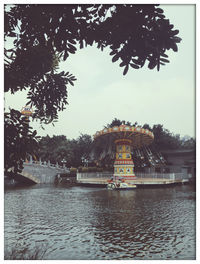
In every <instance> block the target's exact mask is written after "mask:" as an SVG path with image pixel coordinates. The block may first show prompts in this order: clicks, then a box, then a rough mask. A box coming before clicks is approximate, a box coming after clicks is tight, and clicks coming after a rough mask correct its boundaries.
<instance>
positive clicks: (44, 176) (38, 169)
mask: <svg viewBox="0 0 200 264" xmlns="http://www.w3.org/2000/svg"><path fill="white" fill-rule="evenodd" d="M22 172H25V173H29V174H31V175H33V176H34V177H36V178H37V179H39V181H40V183H53V182H54V180H55V177H56V175H57V174H58V173H64V170H61V169H58V168H56V167H49V166H40V165H37V164H24V169H23V171H22Z"/></svg>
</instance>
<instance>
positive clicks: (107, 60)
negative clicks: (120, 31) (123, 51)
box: [4, 4, 196, 139]
mask: <svg viewBox="0 0 200 264" xmlns="http://www.w3.org/2000/svg"><path fill="white" fill-rule="evenodd" d="M161 8H163V10H164V13H165V15H166V17H167V18H169V19H170V22H171V23H172V24H174V29H179V31H180V33H179V35H178V36H179V37H181V38H182V41H181V43H180V44H178V48H179V50H178V52H168V53H167V54H168V55H169V60H170V63H169V64H167V65H166V66H163V67H161V69H160V71H159V72H158V71H157V70H156V69H154V70H149V69H148V68H147V66H145V67H143V68H142V69H139V70H134V69H129V71H128V73H127V74H126V75H125V76H123V68H121V67H119V63H120V62H118V61H117V62H115V63H112V57H111V56H110V55H109V52H110V49H109V48H108V49H105V50H104V51H103V52H102V51H100V50H98V49H97V48H96V47H88V48H85V49H81V50H77V52H76V54H72V55H70V57H69V58H68V59H67V61H66V62H62V63H60V65H59V68H60V69H59V71H62V70H64V71H69V72H70V73H72V74H73V75H75V76H76V78H77V81H76V82H75V86H69V87H68V103H69V105H67V106H66V109H65V110H64V111H63V112H60V113H59V119H58V122H57V123H56V124H55V127H54V126H52V125H51V124H49V125H44V128H45V129H42V128H41V126H40V124H39V122H38V123H37V122H36V121H34V122H31V126H32V127H33V128H34V129H36V130H37V132H38V135H40V136H46V135H47V134H48V135H49V136H53V135H65V136H66V137H67V138H68V139H72V138H77V137H79V136H80V134H89V135H94V134H95V133H96V131H98V130H101V129H103V127H104V126H105V125H107V124H108V123H111V121H112V120H113V119H114V118H118V119H120V120H126V121H130V122H131V123H135V122H136V121H137V122H138V124H139V125H143V124H145V123H147V124H149V125H150V126H153V125H155V124H162V125H163V126H164V128H166V129H168V130H169V131H170V132H172V133H174V134H180V135H181V136H185V135H188V136H191V137H194V136H195V56H196V54H195V5H192V4H190V5H187V4H178V5H174V4H173V5H172V4H168V5H161ZM26 102H27V100H26V93H24V92H19V93H16V94H15V95H10V94H7V93H6V94H5V104H4V105H5V109H6V110H7V109H8V107H11V108H15V109H18V110H21V108H22V107H23V106H25V104H26Z"/></svg>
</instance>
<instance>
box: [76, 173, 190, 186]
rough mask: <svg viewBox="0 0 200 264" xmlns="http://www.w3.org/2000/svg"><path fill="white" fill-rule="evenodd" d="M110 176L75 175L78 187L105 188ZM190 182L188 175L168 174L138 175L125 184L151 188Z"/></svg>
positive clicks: (97, 174)
mask: <svg viewBox="0 0 200 264" xmlns="http://www.w3.org/2000/svg"><path fill="white" fill-rule="evenodd" d="M110 176H111V175H110V174H105V173H96V174H95V173H77V179H76V181H77V183H78V184H80V185H87V186H88V185H91V186H99V187H100V186H106V185H107V184H108V180H109V179H110V178H111V177H110ZM189 181H190V175H188V174H187V175H186V174H183V173H168V174H149V175H148V174H138V177H136V179H134V180H129V181H127V182H129V183H131V184H136V185H137V186H144V185H145V186H152V185H173V184H183V183H188V182H189Z"/></svg>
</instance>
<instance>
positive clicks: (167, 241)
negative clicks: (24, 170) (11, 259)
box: [5, 186, 195, 259]
mask: <svg viewBox="0 0 200 264" xmlns="http://www.w3.org/2000/svg"><path fill="white" fill-rule="evenodd" d="M188 197H194V191H193V190H191V188H190V186H177V187H173V188H165V189H137V190H134V191H133V192H132V191H130V192H121V191H120V192H109V191H107V190H105V189H93V188H80V187H73V188H71V189H70V188H68V189H65V188H54V187H53V186H49V187H43V188H37V187H33V188H29V189H22V190H12V191H8V192H6V193H5V247H6V249H9V248H10V249H11V248H12V247H16V248H17V243H18V244H19V243H22V242H23V243H22V245H21V246H20V247H23V246H26V247H28V248H29V249H33V248H34V246H35V244H37V245H40V246H41V247H42V246H43V247H45V246H47V248H48V250H47V252H46V254H45V257H44V258H45V259H195V199H189V198H188Z"/></svg>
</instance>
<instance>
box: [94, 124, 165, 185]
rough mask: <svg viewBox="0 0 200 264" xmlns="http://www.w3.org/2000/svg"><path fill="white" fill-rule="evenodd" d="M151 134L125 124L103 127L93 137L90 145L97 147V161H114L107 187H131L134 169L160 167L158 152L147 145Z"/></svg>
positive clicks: (161, 160)
mask: <svg viewBox="0 0 200 264" xmlns="http://www.w3.org/2000/svg"><path fill="white" fill-rule="evenodd" d="M153 140H154V135H153V133H152V132H151V131H149V130H148V129H144V128H141V127H134V126H128V125H120V126H114V127H109V128H104V129H103V130H101V131H97V132H96V134H95V135H94V143H95V144H96V146H97V150H98V147H99V151H97V152H96V153H97V155H98V156H99V161H101V160H106V159H109V157H110V158H111V160H113V161H114V174H113V177H112V179H110V180H109V183H108V188H111V189H112V188H115V189H119V188H120V189H121V188H122V187H123V188H126V189H127V188H129V187H130V188H134V187H136V186H131V185H130V181H131V182H132V183H133V180H135V179H136V176H137V175H136V174H135V167H137V168H143V167H147V166H156V165H158V164H160V163H162V164H164V163H165V160H164V158H163V157H162V155H161V154H160V153H158V152H154V153H153V152H152V151H151V149H150V147H149V145H151V143H152V142H153Z"/></svg>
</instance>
